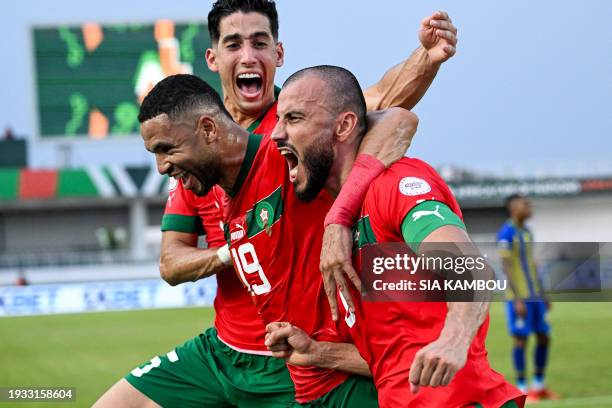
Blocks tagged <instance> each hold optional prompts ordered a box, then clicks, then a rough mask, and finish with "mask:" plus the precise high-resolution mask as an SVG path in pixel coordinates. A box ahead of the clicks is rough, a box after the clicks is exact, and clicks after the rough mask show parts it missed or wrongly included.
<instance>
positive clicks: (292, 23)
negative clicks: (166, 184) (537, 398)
mask: <svg viewBox="0 0 612 408" xmlns="http://www.w3.org/2000/svg"><path fill="white" fill-rule="evenodd" d="M211 3H212V2H211V1H204V0H198V1H175V2H171V3H169V2H167V1H166V0H147V1H146V2H142V1H125V0H121V1H120V0H105V1H103V2H102V1H100V2H92V1H83V0H79V1H76V0H54V1H34V0H21V1H18V2H6V3H5V5H4V7H3V19H2V25H1V26H0V30H1V31H0V34H1V38H2V41H0V55H2V56H3V58H2V64H0V78H1V79H0V81H2V89H3V93H2V94H3V97H2V98H1V99H0V104H1V109H0V126H2V128H4V126H11V127H12V128H13V129H14V130H15V131H16V132H17V133H19V134H23V135H27V136H28V137H31V136H32V132H33V131H34V129H35V127H34V126H33V123H32V121H33V117H34V115H33V108H34V106H35V102H34V99H33V95H34V90H33V78H32V76H31V72H32V59H31V49H30V44H29V30H30V27H31V26H32V25H34V24H51V25H55V24H59V23H80V22H83V21H99V22H102V23H111V22H127V21H138V22H149V21H154V20H155V19H158V18H171V19H178V20H187V21H192V20H194V19H201V20H202V21H205V19H206V15H207V13H208V11H209V8H210V5H211ZM415 3H416V4H415ZM436 9H443V10H446V11H448V13H449V14H450V15H451V16H452V18H453V21H454V22H455V25H456V26H457V27H458V28H459V38H460V42H459V46H458V53H457V55H456V56H455V58H453V59H452V60H450V61H449V62H448V63H446V64H445V65H444V66H443V68H442V70H441V71H440V73H439V74H438V77H437V79H436V81H435V83H434V85H433V86H432V87H431V88H430V90H429V92H428V94H427V95H426V96H425V98H424V99H423V101H422V102H421V103H420V104H419V105H418V106H417V107H416V108H415V112H416V113H417V114H418V115H419V117H420V126H419V132H418V134H417V137H416V138H415V140H414V143H413V146H412V147H411V155H414V156H419V157H421V158H423V159H425V160H427V161H429V162H430V163H432V164H434V165H440V164H454V165H459V166H463V167H468V168H472V169H476V170H479V171H481V172H487V173H495V174H516V175H544V174H546V173H552V174H563V173H566V174H578V173H580V174H585V173H600V174H603V173H609V174H612V109H611V103H610V98H611V96H612V79H611V73H612V1H609V0H585V1H580V2H578V1H571V2H570V1H552V0H546V1H527V0H516V1H506V2H504V3H500V2H490V1H484V0H481V1H478V2H474V1H471V2H457V1H450V0H449V1H427V2H408V1H390V0H378V1H376V2H374V1H368V2H366V1H354V0H353V1H349V0H341V1H329V0H308V1H296V0H279V1H278V10H279V16H280V39H281V41H283V42H284V44H285V51H286V58H285V65H284V67H283V68H281V69H280V70H279V72H278V74H277V83H282V81H283V80H284V79H285V78H286V77H287V76H288V75H289V74H291V73H292V72H294V71H296V70H297V69H300V68H303V67H306V66H310V65H315V64H323V63H324V64H335V65H341V66H344V67H347V68H348V69H350V70H351V71H353V72H354V73H355V74H356V75H357V77H358V78H359V80H360V82H361V84H362V86H364V87H366V86H369V85H371V84H373V83H374V82H376V81H377V80H378V78H379V77H380V76H381V75H382V73H383V72H384V71H385V70H386V69H387V68H388V67H390V66H391V65H393V64H395V63H397V62H399V61H401V60H402V59H404V58H406V57H407V56H408V55H409V54H410V53H411V52H412V50H413V49H414V48H416V47H417V45H418V39H417V29H418V25H419V21H420V20H421V18H423V17H424V16H426V15H428V14H430V13H431V12H433V11H434V10H436ZM203 51H204V50H202V53H201V55H200V57H201V58H203ZM34 142H35V143H34V148H33V149H32V151H31V153H30V162H31V164H32V165H34V166H53V165H54V164H56V163H57V162H58V160H59V155H58V152H57V150H56V146H55V145H54V144H52V143H49V142H46V143H45V142H43V143H41V142H39V141H37V140H34ZM141 146H142V145H141V142H140V141H139V140H137V139H133V140H131V141H122V142H118V143H108V142H89V141H86V142H83V143H79V144H78V145H77V146H75V147H74V148H73V156H72V160H71V163H72V164H74V165H83V164H85V163H100V164H103V163H116V162H121V163H125V164H143V163H149V162H151V157H149V156H150V155H148V154H147V153H146V152H145V151H144V149H142V147H141Z"/></svg>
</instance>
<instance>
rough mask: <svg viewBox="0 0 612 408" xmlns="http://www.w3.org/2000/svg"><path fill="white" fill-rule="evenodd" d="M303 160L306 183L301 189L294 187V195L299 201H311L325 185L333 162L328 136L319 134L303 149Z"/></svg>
mask: <svg viewBox="0 0 612 408" xmlns="http://www.w3.org/2000/svg"><path fill="white" fill-rule="evenodd" d="M303 162H304V163H303V164H304V168H305V169H306V174H307V178H306V185H305V186H304V188H303V189H302V190H298V189H297V188H296V189H295V195H296V196H297V198H298V200H300V201H312V200H313V199H315V198H316V197H317V196H318V195H319V193H320V192H321V190H322V189H323V187H325V183H326V182H327V179H328V178H329V173H330V171H331V168H332V166H333V164H334V150H333V148H332V143H331V140H329V137H327V136H320V137H319V138H317V140H315V141H314V142H313V143H312V144H311V145H310V146H308V147H307V148H306V149H304V160H303Z"/></svg>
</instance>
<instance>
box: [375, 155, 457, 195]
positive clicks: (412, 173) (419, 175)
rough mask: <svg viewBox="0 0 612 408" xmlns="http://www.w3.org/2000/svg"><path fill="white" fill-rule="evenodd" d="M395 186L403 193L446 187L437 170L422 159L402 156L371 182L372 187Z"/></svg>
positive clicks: (419, 192) (418, 192) (426, 191)
mask: <svg viewBox="0 0 612 408" xmlns="http://www.w3.org/2000/svg"><path fill="white" fill-rule="evenodd" d="M391 186H393V187H394V188H395V187H397V188H398V189H399V191H400V192H401V193H402V194H405V195H421V194H426V193H428V192H429V191H431V190H432V189H433V188H435V189H439V188H440V187H443V188H447V185H446V183H445V182H444V180H443V179H442V177H440V175H439V174H438V172H437V171H436V170H435V169H434V168H433V167H431V166H430V165H429V164H427V163H426V162H424V161H423V160H420V159H417V158H414V157H403V158H402V159H400V160H398V161H397V162H395V163H393V164H392V165H391V166H389V168H387V169H386V170H385V171H383V172H382V173H381V174H380V176H378V177H377V178H376V179H375V180H374V182H373V183H372V189H374V190H376V189H380V188H383V189H388V188H390V187H391Z"/></svg>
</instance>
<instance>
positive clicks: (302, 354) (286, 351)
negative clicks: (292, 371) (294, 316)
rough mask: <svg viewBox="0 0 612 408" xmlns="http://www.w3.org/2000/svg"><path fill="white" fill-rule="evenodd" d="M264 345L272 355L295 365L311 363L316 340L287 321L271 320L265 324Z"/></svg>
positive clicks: (313, 357)
mask: <svg viewBox="0 0 612 408" xmlns="http://www.w3.org/2000/svg"><path fill="white" fill-rule="evenodd" d="M265 345H266V347H268V350H270V351H271V352H272V356H273V357H276V358H282V359H284V360H285V361H286V362H287V363H288V364H292V365H296V366H309V365H313V362H314V359H315V353H316V345H317V342H316V341H314V340H313V339H311V338H310V336H308V334H306V332H305V331H304V330H302V329H300V328H299V327H296V326H294V325H292V324H291V323H288V322H273V323H270V324H268V325H267V326H266V339H265Z"/></svg>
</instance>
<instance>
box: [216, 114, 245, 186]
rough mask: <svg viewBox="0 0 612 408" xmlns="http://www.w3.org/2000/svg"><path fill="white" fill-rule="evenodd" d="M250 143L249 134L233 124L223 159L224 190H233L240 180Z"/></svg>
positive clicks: (228, 134) (229, 129)
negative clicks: (239, 175)
mask: <svg viewBox="0 0 612 408" xmlns="http://www.w3.org/2000/svg"><path fill="white" fill-rule="evenodd" d="M248 143H249V132H247V131H246V130H244V129H243V128H242V127H240V126H238V125H237V124H236V123H231V124H230V125H229V127H228V129H227V137H226V142H225V144H224V146H223V151H222V152H220V153H221V154H220V157H221V177H220V179H219V185H220V186H221V188H223V190H225V191H226V192H229V191H231V190H232V188H233V187H234V185H235V184H236V180H237V179H238V173H240V168H241V167H242V162H243V161H244V157H245V156H246V151H247V145H248Z"/></svg>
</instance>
